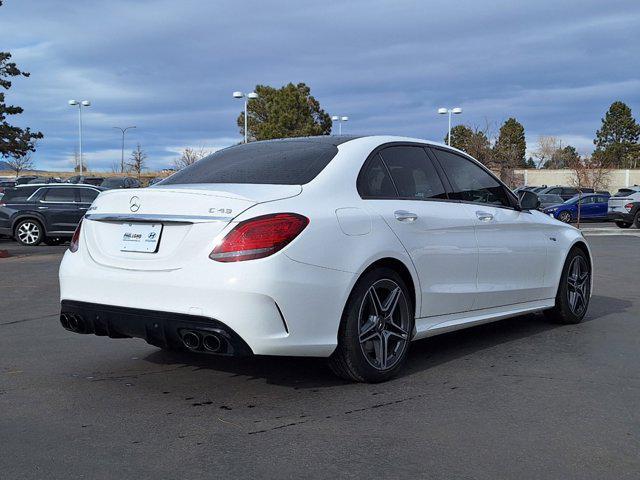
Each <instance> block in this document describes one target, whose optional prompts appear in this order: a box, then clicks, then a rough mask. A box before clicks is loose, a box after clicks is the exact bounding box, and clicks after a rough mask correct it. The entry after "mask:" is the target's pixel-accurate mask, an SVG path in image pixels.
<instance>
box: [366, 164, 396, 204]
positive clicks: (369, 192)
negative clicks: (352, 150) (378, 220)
mask: <svg viewBox="0 0 640 480" xmlns="http://www.w3.org/2000/svg"><path fill="white" fill-rule="evenodd" d="M358 193H359V194H360V196H361V197H363V198H367V197H369V198H397V197H398V194H397V192H396V189H395V187H394V186H393V182H392V181H391V177H389V172H387V169H386V167H385V166H384V165H383V164H382V160H381V159H380V156H379V155H376V156H375V157H374V158H372V159H371V160H370V161H369V162H368V163H367V165H366V167H365V169H364V170H363V171H362V172H361V173H360V176H359V177H358Z"/></svg>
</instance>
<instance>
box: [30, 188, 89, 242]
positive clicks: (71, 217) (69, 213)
mask: <svg viewBox="0 0 640 480" xmlns="http://www.w3.org/2000/svg"><path fill="white" fill-rule="evenodd" d="M76 190H78V189H77V188H67V187H50V188H47V189H46V192H45V193H44V195H43V196H41V197H40V200H39V202H38V210H39V211H40V212H41V213H42V215H43V216H44V218H45V220H46V224H47V225H46V230H47V232H48V233H54V232H73V231H74V230H75V228H76V225H77V224H78V222H79V221H80V218H81V217H82V215H83V213H81V211H80V209H79V197H78V196H77V192H76Z"/></svg>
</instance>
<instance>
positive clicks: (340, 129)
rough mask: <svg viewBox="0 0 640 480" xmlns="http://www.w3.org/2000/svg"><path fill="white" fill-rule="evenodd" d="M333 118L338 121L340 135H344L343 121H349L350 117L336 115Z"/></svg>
mask: <svg viewBox="0 0 640 480" xmlns="http://www.w3.org/2000/svg"><path fill="white" fill-rule="evenodd" d="M331 120H332V121H334V122H338V135H342V122H348V121H349V117H345V116H339V115H334V116H333V117H331Z"/></svg>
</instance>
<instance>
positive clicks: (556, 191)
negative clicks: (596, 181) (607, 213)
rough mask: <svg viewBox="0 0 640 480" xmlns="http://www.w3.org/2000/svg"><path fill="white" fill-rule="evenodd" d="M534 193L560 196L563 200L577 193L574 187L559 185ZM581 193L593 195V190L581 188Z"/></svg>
mask: <svg viewBox="0 0 640 480" xmlns="http://www.w3.org/2000/svg"><path fill="white" fill-rule="evenodd" d="M535 193H549V194H552V195H560V196H561V197H562V199H563V200H569V199H571V198H573V197H575V196H576V195H577V194H578V193H579V191H578V189H577V188H574V187H563V186H561V185H556V186H554V187H547V188H543V189H542V190H540V191H537V192H535ZM582 193H594V191H593V188H583V189H582Z"/></svg>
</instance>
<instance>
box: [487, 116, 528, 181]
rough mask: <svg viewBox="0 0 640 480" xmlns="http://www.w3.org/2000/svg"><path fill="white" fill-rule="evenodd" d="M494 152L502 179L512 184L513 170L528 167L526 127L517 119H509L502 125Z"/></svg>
mask: <svg viewBox="0 0 640 480" xmlns="http://www.w3.org/2000/svg"><path fill="white" fill-rule="evenodd" d="M493 151H494V161H495V162H496V163H497V165H498V168H499V170H500V179H501V180H502V181H503V182H505V183H512V179H513V170H514V169H515V168H522V167H525V166H526V160H525V153H526V151H527V142H526V140H525V136H524V127H523V126H522V124H521V123H520V122H518V121H517V120H516V119H515V118H509V119H508V120H507V121H506V122H504V123H503V124H502V126H501V127H500V132H499V133H498V139H497V140H496V143H495V145H494V147H493Z"/></svg>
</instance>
